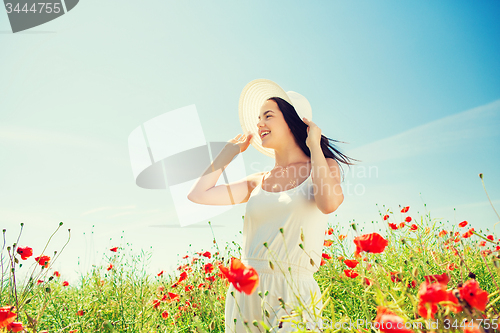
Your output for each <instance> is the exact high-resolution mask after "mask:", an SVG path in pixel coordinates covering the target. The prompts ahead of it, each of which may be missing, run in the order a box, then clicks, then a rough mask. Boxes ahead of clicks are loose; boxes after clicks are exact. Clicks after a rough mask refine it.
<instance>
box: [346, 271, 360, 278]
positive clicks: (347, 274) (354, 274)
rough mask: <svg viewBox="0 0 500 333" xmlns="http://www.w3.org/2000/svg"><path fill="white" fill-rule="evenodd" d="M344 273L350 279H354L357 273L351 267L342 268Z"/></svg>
mask: <svg viewBox="0 0 500 333" xmlns="http://www.w3.org/2000/svg"><path fill="white" fill-rule="evenodd" d="M344 274H345V275H346V276H348V277H350V278H352V279H354V278H355V277H356V276H358V275H359V274H358V273H357V272H356V271H353V270H352V269H344Z"/></svg>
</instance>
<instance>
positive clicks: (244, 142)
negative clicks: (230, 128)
mask: <svg viewBox="0 0 500 333" xmlns="http://www.w3.org/2000/svg"><path fill="white" fill-rule="evenodd" d="M252 137H253V134H252V133H249V134H248V135H243V136H242V135H241V134H238V135H237V136H235V137H234V139H231V140H229V142H231V143H233V144H235V145H238V147H240V153H242V152H244V151H245V150H247V148H248V145H250V140H251V139H252Z"/></svg>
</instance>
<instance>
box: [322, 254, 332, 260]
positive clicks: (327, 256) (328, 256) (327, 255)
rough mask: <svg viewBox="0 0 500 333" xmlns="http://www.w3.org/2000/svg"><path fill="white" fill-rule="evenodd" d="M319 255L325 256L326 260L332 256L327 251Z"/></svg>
mask: <svg viewBox="0 0 500 333" xmlns="http://www.w3.org/2000/svg"><path fill="white" fill-rule="evenodd" d="M321 257H323V258H325V259H326V260H330V259H332V257H331V256H330V255H329V254H327V253H321Z"/></svg>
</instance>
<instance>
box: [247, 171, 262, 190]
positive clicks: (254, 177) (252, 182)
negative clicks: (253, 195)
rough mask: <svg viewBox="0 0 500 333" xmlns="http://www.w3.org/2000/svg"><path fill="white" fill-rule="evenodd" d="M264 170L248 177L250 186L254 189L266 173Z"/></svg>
mask: <svg viewBox="0 0 500 333" xmlns="http://www.w3.org/2000/svg"><path fill="white" fill-rule="evenodd" d="M266 173H267V172H266V171H262V172H256V173H253V174H251V175H250V176H249V177H248V178H249V180H250V186H251V188H252V189H254V188H255V187H256V186H257V185H258V184H259V183H260V182H261V181H262V178H263V177H264V175H265V174H266Z"/></svg>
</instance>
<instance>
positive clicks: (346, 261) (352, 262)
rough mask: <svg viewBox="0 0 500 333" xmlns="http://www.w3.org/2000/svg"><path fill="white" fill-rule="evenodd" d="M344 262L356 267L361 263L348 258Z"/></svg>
mask: <svg viewBox="0 0 500 333" xmlns="http://www.w3.org/2000/svg"><path fill="white" fill-rule="evenodd" d="M344 264H346V265H347V267H350V268H354V267H356V266H357V265H358V264H359V261H357V260H349V259H346V260H344Z"/></svg>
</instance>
